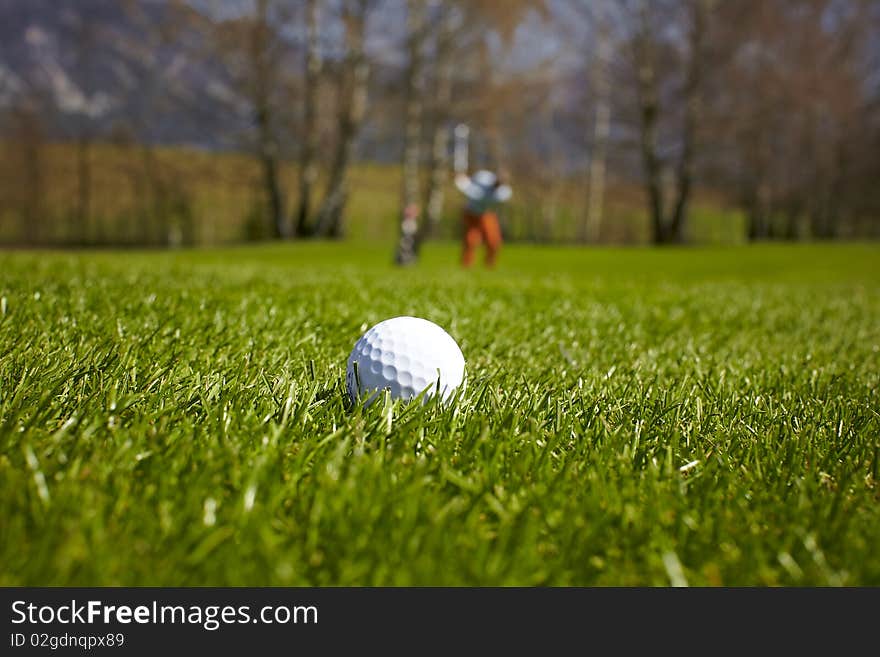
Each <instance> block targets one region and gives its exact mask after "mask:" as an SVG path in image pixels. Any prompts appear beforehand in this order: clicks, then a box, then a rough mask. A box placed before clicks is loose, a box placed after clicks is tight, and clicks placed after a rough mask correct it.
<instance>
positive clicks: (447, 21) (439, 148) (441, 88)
mask: <svg viewBox="0 0 880 657" xmlns="http://www.w3.org/2000/svg"><path fill="white" fill-rule="evenodd" d="M438 22H439V27H438V29H437V41H436V47H435V57H436V62H435V74H434V79H435V83H434V93H433V94H432V98H433V108H432V110H433V112H432V115H433V137H432V139H431V160H430V164H429V172H428V192H427V201H426V203H425V217H424V220H423V221H422V223H421V224H420V225H419V231H418V234H417V236H416V253H417V254H418V251H419V249H420V248H421V245H422V243H423V242H424V241H425V240H426V239H428V237H430V235H431V234H432V233H433V232H435V231H436V229H437V226H438V225H439V224H440V218H441V216H442V214H443V192H444V188H445V186H446V181H447V179H448V169H449V126H448V121H449V114H450V109H451V105H452V78H453V66H454V58H453V48H454V35H455V32H456V30H457V28H458V26H459V24H460V16H459V15H458V13H457V12H456V11H455V9H454V8H452V7H450V6H448V5H445V4H441V7H440V16H439V18H438Z"/></svg>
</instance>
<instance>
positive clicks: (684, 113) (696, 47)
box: [632, 0, 711, 244]
mask: <svg viewBox="0 0 880 657" xmlns="http://www.w3.org/2000/svg"><path fill="white" fill-rule="evenodd" d="M710 6H711V0H686V1H685V2H684V6H683V7H679V6H677V3H673V4H672V5H664V4H662V3H658V4H655V3H650V2H648V1H647V0H639V2H638V3H637V7H636V11H635V14H636V15H635V16H634V17H633V22H634V30H635V33H634V36H633V38H632V56H633V62H634V65H635V69H636V87H637V98H638V114H639V130H640V139H639V143H640V152H641V159H642V170H643V179H644V186H645V194H646V196H647V199H648V210H649V215H650V217H651V226H652V233H653V240H654V242H655V243H656V244H667V243H673V242H682V241H684V237H685V231H684V228H685V222H686V219H687V209H688V202H689V200H690V194H691V190H692V187H693V176H694V159H695V156H696V150H697V129H698V124H699V121H700V111H701V102H702V95H701V92H702V82H703V78H704V70H703V69H704V67H705V64H706V59H707V53H706V52H705V46H706V30H707V15H708V13H709V10H710ZM660 9H665V12H663V16H662V20H661V17H659V16H658V14H660V13H661V12H660ZM682 9H683V11H682ZM679 15H682V16H683V21H684V22H685V23H686V26H685V31H686V37H685V43H684V47H683V51H684V52H683V54H682V55H681V56H679V57H675V56H674V48H673V47H672V45H674V44H669V43H667V42H666V41H665V40H664V39H666V38H669V37H667V36H666V35H667V34H668V32H669V30H664V29H663V25H668V23H669V22H670V20H671V19H673V18H677V17H678V16H679ZM661 51H662V52H661ZM661 65H666V66H667V67H668V68H667V69H666V70H661ZM676 75H678V76H680V77H683V81H682V82H681V83H679V84H678V85H675V87H676V90H675V91H673V92H672V94H673V98H672V99H670V102H669V104H668V105H664V104H663V102H662V99H661V94H662V92H663V91H664V90H665V89H663V86H664V84H663V83H664V82H665V83H667V84H668V79H669V78H670V77H675V76H676ZM670 105H671V108H670ZM676 106H680V107H681V112H680V114H681V116H680V118H678V119H677V120H676V119H675V118H674V116H675V108H676ZM667 115H668V116H667ZM670 119H672V120H673V121H675V123H676V124H677V125H678V127H677V129H676V130H675V131H674V134H675V136H674V140H675V142H677V144H676V146H677V150H678V153H679V155H678V159H677V162H675V163H674V164H672V165H670V163H669V162H667V161H666V159H665V158H664V157H663V156H661V151H660V132H661V127H662V126H661V122H663V121H665V122H667V123H668V122H669V121H670ZM667 171H670V172H671V173H672V185H671V187H672V190H671V191H672V194H673V199H672V203H671V204H667V198H666V194H667V193H668V192H667V185H666V184H664V177H666V175H667Z"/></svg>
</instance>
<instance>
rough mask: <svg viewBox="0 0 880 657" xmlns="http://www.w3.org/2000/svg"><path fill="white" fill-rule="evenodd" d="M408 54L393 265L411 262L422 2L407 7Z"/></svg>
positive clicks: (412, 1)
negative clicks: (396, 231) (397, 224)
mask: <svg viewBox="0 0 880 657" xmlns="http://www.w3.org/2000/svg"><path fill="white" fill-rule="evenodd" d="M407 32H408V35H407V52H408V55H409V66H408V67H407V72H406V112H405V113H406V118H405V122H406V123H405V125H404V134H403V162H402V166H401V190H400V201H401V213H400V217H401V221H400V236H399V239H398V242H397V254H396V255H395V258H394V259H395V262H396V263H397V264H399V265H406V264H410V263H412V262H414V261H415V260H416V258H417V254H416V234H417V231H418V218H419V215H420V214H421V208H420V207H419V196H420V194H419V187H420V185H419V159H420V155H421V137H422V113H423V112H422V99H423V96H424V91H425V90H424V57H423V56H422V49H423V45H424V44H423V40H424V37H425V7H424V4H423V3H422V2H421V0H409V2H408V3H407Z"/></svg>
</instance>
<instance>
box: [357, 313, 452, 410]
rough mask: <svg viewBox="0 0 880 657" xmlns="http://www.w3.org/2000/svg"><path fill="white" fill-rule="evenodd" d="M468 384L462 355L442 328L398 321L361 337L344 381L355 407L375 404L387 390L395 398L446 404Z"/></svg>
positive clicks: (380, 325) (417, 320) (423, 322)
mask: <svg viewBox="0 0 880 657" xmlns="http://www.w3.org/2000/svg"><path fill="white" fill-rule="evenodd" d="M463 379H464V356H463V355H462V353H461V349H459V347H458V344H457V343H456V342H455V340H454V339H453V338H452V336H451V335H449V334H448V333H447V332H446V331H444V330H443V329H442V328H440V327H439V326H437V325H436V324H434V323H433V322H429V321H428V320H426V319H421V318H419V317H394V318H392V319H386V320H385V321H384V322H379V323H378V324H376V325H375V326H374V327H373V328H371V329H369V330H368V331H367V332H366V333H364V334H363V336H361V339H360V340H358V341H357V344H355V345H354V349H352V351H351V355H350V356H349V357H348V366H347V367H346V375H345V381H346V386H347V388H348V394H349V397H350V398H351V400H352V402H354V403H356V402H357V401H358V400H359V399H361V398H363V397H367V403H370V402H372V401H373V400H374V399H375V398H376V397H377V396H378V394H379V392H381V391H382V390H385V389H388V390H389V391H390V393H391V397H392V399H403V400H409V399H412V398H414V397H416V396H418V395H419V394H421V392H422V391H423V390H424V391H426V392H425V397H424V399H426V400H427V399H429V398H430V397H433V396H434V395H435V394H437V393H438V392H439V394H440V398H441V399H443V400H446V399H447V398H448V397H449V396H450V395H451V394H452V393H453V391H454V390H455V389H456V388H458V386H460V385H461V383H462V381H463Z"/></svg>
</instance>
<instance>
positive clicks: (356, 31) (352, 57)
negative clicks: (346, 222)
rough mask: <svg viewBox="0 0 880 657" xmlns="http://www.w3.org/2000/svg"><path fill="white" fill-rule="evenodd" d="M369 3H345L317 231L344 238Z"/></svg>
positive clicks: (360, 115) (362, 102) (363, 94)
mask: <svg viewBox="0 0 880 657" xmlns="http://www.w3.org/2000/svg"><path fill="white" fill-rule="evenodd" d="M372 4H373V3H372V2H371V1H370V0H345V1H344V2H343V7H342V20H343V24H344V30H345V49H346V52H345V57H344V61H343V64H342V70H341V71H340V74H339V108H338V112H339V115H338V134H337V142H336V150H335V152H334V154H333V159H332V162H331V164H330V170H329V172H328V183H327V191H326V194H325V196H324V200H323V202H322V203H321V208H320V210H319V211H318V216H317V220H316V226H315V232H316V234H318V235H321V236H326V237H335V238H338V237H341V236H342V233H343V212H344V211H345V204H346V202H347V201H348V180H347V175H348V167H349V165H350V164H351V161H352V156H353V154H354V147H355V139H356V138H357V135H358V132H359V130H360V127H361V124H362V123H363V120H364V117H365V115H366V110H367V83H368V79H369V73H370V66H369V62H368V60H367V56H366V52H365V49H364V41H365V40H364V35H365V31H366V23H367V17H368V15H369V11H370V8H371V7H372Z"/></svg>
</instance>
